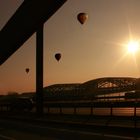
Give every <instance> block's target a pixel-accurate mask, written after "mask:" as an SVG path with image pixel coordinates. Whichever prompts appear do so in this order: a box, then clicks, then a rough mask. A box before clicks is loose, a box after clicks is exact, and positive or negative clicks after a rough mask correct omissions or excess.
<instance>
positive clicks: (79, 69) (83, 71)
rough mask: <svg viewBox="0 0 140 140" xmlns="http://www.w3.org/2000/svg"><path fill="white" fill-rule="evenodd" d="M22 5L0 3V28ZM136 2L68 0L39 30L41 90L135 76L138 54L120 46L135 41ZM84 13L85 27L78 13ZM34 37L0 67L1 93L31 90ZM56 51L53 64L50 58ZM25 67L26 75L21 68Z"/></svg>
mask: <svg viewBox="0 0 140 140" xmlns="http://www.w3.org/2000/svg"><path fill="white" fill-rule="evenodd" d="M22 2H23V0H0V28H1V29H2V27H3V26H4V24H5V23H6V22H7V20H8V19H9V18H10V17H11V16H12V14H13V13H14V12H15V10H16V9H17V8H18V6H19V5H20V4H21V3H22ZM139 5H140V0H86V1H85V0H68V1H67V2H66V3H65V4H64V5H63V7H61V8H60V9H59V10H58V11H57V12H56V13H55V15H53V16H52V17H51V18H50V19H49V20H48V22H46V23H45V28H44V86H47V85H51V84H55V83H76V82H78V83H79V82H80V83H83V82H85V81H88V80H91V79H95V78H100V77H106V76H108V77H112V76H115V77H116V76H124V77H125V76H127V77H128V76H130V77H139V75H140V61H139V60H140V55H139V54H140V52H139V54H138V53H137V54H136V55H135V56H132V55H131V54H126V49H125V47H124V45H123V44H126V43H127V42H128V41H129V40H130V37H131V38H133V39H134V40H139V39H140V32H139V29H140V18H139V15H140V8H139ZM80 12H86V13H88V16H89V19H88V20H87V21H86V23H85V24H84V25H81V24H80V23H79V22H78V21H77V14H78V13H80ZM35 45H36V44H35V34H34V35H33V36H32V37H31V38H30V39H29V40H28V41H27V42H25V43H24V45H23V46H22V47H21V48H20V49H19V50H18V51H17V52H16V53H14V54H13V55H12V56H11V57H10V58H9V59H8V60H7V61H6V62H5V63H4V64H3V65H1V66H0V93H7V92H9V91H17V92H20V93H21V92H24V91H34V90H35ZM56 52H60V53H61V54H62V58H61V60H60V62H57V61H56V60H55V58H54V54H55V53H56ZM27 67H28V68H30V72H29V73H28V74H27V73H26V72H25V68H27Z"/></svg>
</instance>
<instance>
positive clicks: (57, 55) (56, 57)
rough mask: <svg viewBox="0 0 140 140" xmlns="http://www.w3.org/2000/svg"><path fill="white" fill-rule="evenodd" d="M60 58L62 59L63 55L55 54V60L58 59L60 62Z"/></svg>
mask: <svg viewBox="0 0 140 140" xmlns="http://www.w3.org/2000/svg"><path fill="white" fill-rule="evenodd" d="M60 58H61V54H60V53H56V54H55V59H56V60H57V61H59V60H60Z"/></svg>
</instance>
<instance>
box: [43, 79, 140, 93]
mask: <svg viewBox="0 0 140 140" xmlns="http://www.w3.org/2000/svg"><path fill="white" fill-rule="evenodd" d="M139 83H140V79H138V78H131V77H104V78H98V79H94V80H90V81H87V82H84V83H82V84H80V83H75V84H74V83H73V84H55V85H51V86H48V87H45V88H44V89H45V90H46V91H47V92H51V93H52V94H53V93H61V94H62V93H68V92H69V93H70V92H73V93H75V94H76V93H79V94H80V93H81V94H82V93H87V94H94V95H99V94H109V93H119V92H128V91H133V90H138V89H139V87H140V86H139V85H140V84H139Z"/></svg>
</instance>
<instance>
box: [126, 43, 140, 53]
mask: <svg viewBox="0 0 140 140" xmlns="http://www.w3.org/2000/svg"><path fill="white" fill-rule="evenodd" d="M139 48H140V45H139V42H138V41H130V42H129V43H128V44H127V49H128V52H129V53H133V54H134V53H136V52H137V51H138V50H139Z"/></svg>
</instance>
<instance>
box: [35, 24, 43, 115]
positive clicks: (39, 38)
mask: <svg viewBox="0 0 140 140" xmlns="http://www.w3.org/2000/svg"><path fill="white" fill-rule="evenodd" d="M43 26H44V25H43V24H41V25H40V26H39V28H38V29H37V32H36V112H37V114H38V115H39V116H41V115H42V114H43Z"/></svg>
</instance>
